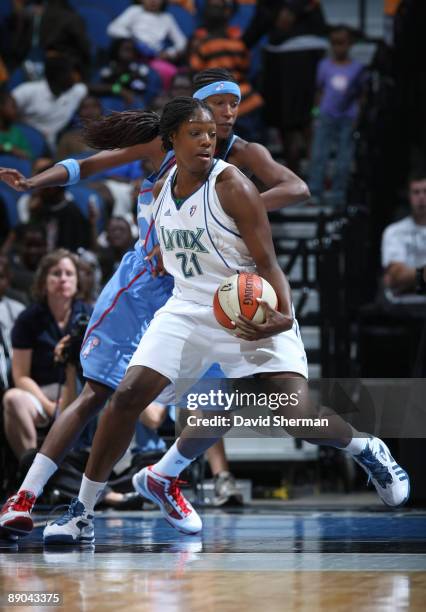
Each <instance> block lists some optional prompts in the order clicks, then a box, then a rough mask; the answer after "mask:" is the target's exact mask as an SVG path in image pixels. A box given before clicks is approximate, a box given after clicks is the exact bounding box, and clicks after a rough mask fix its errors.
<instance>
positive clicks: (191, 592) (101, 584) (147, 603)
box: [1, 568, 426, 612]
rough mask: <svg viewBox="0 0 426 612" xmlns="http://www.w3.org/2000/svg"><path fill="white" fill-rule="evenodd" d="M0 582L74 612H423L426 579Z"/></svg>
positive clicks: (149, 577)
mask: <svg viewBox="0 0 426 612" xmlns="http://www.w3.org/2000/svg"><path fill="white" fill-rule="evenodd" d="M1 577H2V579H1V582H2V588H1V590H2V592H3V593H4V592H8V591H23V590H25V591H28V590H37V591H50V592H60V593H62V594H63V606H62V609H65V610H67V611H70V612H71V611H74V610H75V611H77V610H84V611H86V610H87V611H92V610H93V611H96V610H119V609H120V608H122V609H123V610H126V612H133V611H135V612H136V611H140V612H166V611H167V612H174V611H176V612H178V611H179V612H181V611H184V610H185V611H187V612H192V611H194V612H195V611H198V610H200V611H203V612H217V611H218V610H223V611H226V612H241V611H247V612H258V611H262V612H266V611H276V610H277V611H278V610H309V611H313V610H316V611H321V612H322V611H324V612H326V611H327V612H329V611H330V610H339V611H340V610H342V611H343V610H347V611H351V610H354V611H355V610H357V611H364V610H365V611H368V612H371V611H372V610H380V611H388V610H389V611H392V612H394V611H396V610H416V611H417V610H418V611H419V612H420V611H424V609H425V602H426V572H389V573H385V572H357V573H354V572H303V571H299V572H291V571H289V572H245V571H242V572H238V571H237V572H232V573H229V572H223V571H210V572H186V571H184V570H183V571H182V570H179V569H177V570H176V571H173V572H169V571H163V572H161V571H155V572H147V571H140V572H138V571H134V570H124V571H117V570H110V571H106V570H95V571H87V570H84V571H81V572H80V571H76V570H74V571H73V572H66V571H65V572H64V571H63V570H54V569H46V568H32V569H28V568H26V569H22V570H19V569H16V570H15V571H11V570H10V569H6V570H1ZM10 609H11V610H12V609H13V610H17V609H22V610H24V609H25V610H27V612H28V610H30V609H31V610H36V609H46V608H41V607H40V608H37V607H35V606H33V607H31V608H24V607H13V608H10ZM50 609H52V610H54V608H50ZM56 609H60V608H56Z"/></svg>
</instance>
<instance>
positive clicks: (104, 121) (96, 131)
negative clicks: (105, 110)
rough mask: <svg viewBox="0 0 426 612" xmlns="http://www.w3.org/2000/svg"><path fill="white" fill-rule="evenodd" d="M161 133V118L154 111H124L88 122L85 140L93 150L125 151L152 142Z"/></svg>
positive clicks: (84, 128)
mask: <svg viewBox="0 0 426 612" xmlns="http://www.w3.org/2000/svg"><path fill="white" fill-rule="evenodd" d="M159 133H160V117H159V116H158V115H157V113H154V112H153V111H142V110H132V111H122V112H120V113H111V115H106V116H105V117H101V118H100V119H96V120H95V121H89V122H86V123H85V125H84V127H83V139H84V141H85V142H86V144H88V145H89V147H92V148H93V149H101V150H112V149H124V148H125V147H131V146H133V145H138V144H144V143H146V142H151V140H154V138H156V137H157V136H158V135H159Z"/></svg>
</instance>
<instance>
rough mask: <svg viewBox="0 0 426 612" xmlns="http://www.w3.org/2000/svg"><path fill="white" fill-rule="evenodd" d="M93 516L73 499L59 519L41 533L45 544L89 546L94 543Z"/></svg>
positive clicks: (79, 502)
mask: <svg viewBox="0 0 426 612" xmlns="http://www.w3.org/2000/svg"><path fill="white" fill-rule="evenodd" d="M93 519H94V517H93V514H88V513H87V512H86V509H85V507H84V505H83V504H82V503H81V501H79V500H78V498H77V497H75V498H74V499H73V500H72V501H71V504H70V506H69V508H68V510H67V511H66V512H65V514H63V515H62V516H61V517H59V518H58V519H56V521H53V522H52V523H49V524H48V525H47V526H46V527H45V528H44V531H43V540H44V543H45V544H79V543H87V544H91V543H92V542H94V541H95V528H94V522H93Z"/></svg>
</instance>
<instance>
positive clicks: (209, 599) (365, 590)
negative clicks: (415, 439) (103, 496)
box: [0, 506, 426, 612]
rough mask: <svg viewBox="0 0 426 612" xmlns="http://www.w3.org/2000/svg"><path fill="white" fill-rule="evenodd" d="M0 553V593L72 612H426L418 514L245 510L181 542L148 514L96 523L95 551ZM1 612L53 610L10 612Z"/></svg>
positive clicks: (423, 524)
mask: <svg viewBox="0 0 426 612" xmlns="http://www.w3.org/2000/svg"><path fill="white" fill-rule="evenodd" d="M42 521H43V519H42V517H40V526H39V527H38V528H37V529H36V530H35V531H34V532H33V534H32V535H31V537H30V538H28V539H26V540H23V541H21V542H20V543H19V545H18V546H15V545H12V544H8V543H6V542H3V543H0V593H2V594H5V593H7V592H10V591H51V592H52V591H54V592H59V593H62V594H63V598H64V603H63V606H62V607H60V608H56V609H64V610H67V611H68V610H70V611H72V612H74V610H76V611H77V610H87V611H92V610H95V611H96V610H120V609H122V610H123V611H126V612H128V611H133V610H135V611H139V610H140V611H142V612H180V611H184V610H185V611H186V612H192V611H198V610H200V611H203V612H213V611H214V612H216V611H218V610H221V611H222V610H223V611H225V612H227V611H229V612H234V611H235V612H237V611H238V612H240V611H246V610H247V611H248V612H252V611H253V612H254V611H261V612H269V611H274V612H275V611H280V610H297V611H304V610H307V611H309V612H313V611H324V612H325V611H330V610H333V611H334V610H337V611H340V610H342V611H352V610H357V611H358V610H361V611H364V610H365V611H368V612H370V611H373V610H377V611H380V612H387V611H392V612H394V611H396V610H398V611H399V610H416V611H417V610H419V611H420V610H422V611H424V610H425V609H426V513H425V512H420V511H410V510H406V511H400V512H387V511H386V510H382V509H380V510H379V511H377V510H375V511H366V510H362V509H359V510H355V511H353V510H352V511H347V510H339V511H331V510H322V511H315V510H312V509H303V510H302V509H300V510H298V509H297V508H291V509H290V508H289V509H288V510H283V509H282V508H279V509H274V508H273V506H268V507H267V508H266V507H265V508H263V509H262V507H259V506H257V507H253V508H251V509H247V510H245V511H235V512H228V513H223V512H206V513H204V514H203V521H204V531H203V533H202V535H201V536H192V537H190V536H183V535H180V534H178V533H177V532H175V531H174V530H173V529H172V528H171V527H169V526H168V525H167V524H166V523H165V522H164V521H163V519H162V518H161V517H160V515H159V514H158V513H157V512H137V513H135V512H133V513H121V514H115V513H105V514H102V515H100V516H99V517H98V518H97V519H96V544H95V545H94V546H90V547H85V548H79V547H77V548H69V547H67V548H63V547H62V548H61V547H49V548H45V547H43V545H42V543H41V531H42V527H41V523H42ZM3 609H5V610H7V609H10V610H16V609H18V610H27V611H29V610H37V609H39V610H47V609H51V610H54V609H55V608H46V607H44V608H43V607H35V606H33V607H32V608H28V607H25V608H24V607H14V608H3Z"/></svg>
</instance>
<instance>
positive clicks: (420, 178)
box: [382, 172, 426, 299]
mask: <svg viewBox="0 0 426 612" xmlns="http://www.w3.org/2000/svg"><path fill="white" fill-rule="evenodd" d="M408 196H409V203H410V211H411V212H410V215H409V216H408V217H405V218H404V219H401V221H397V222H396V223H392V224H391V225H389V226H388V227H387V228H386V229H385V231H384V232H383V238H382V266H383V269H384V275H383V282H384V286H385V288H387V289H388V290H390V293H389V292H387V294H388V296H389V297H390V298H391V299H392V298H393V297H394V296H408V295H409V294H411V296H413V295H414V294H416V293H419V294H424V293H425V292H426V283H425V281H424V277H423V276H424V269H425V266H426V172H421V173H417V174H413V175H412V176H411V178H410V181H409V188H408Z"/></svg>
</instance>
